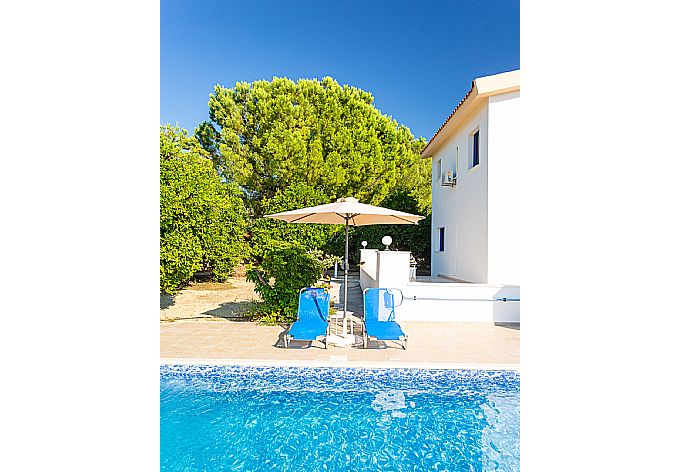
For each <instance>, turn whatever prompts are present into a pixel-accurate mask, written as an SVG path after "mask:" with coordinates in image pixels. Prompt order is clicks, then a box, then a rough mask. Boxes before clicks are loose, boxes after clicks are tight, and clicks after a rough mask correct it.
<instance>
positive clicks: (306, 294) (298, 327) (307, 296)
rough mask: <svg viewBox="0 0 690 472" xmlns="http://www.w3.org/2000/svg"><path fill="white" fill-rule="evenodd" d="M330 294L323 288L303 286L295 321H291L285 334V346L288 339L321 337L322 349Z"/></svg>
mask: <svg viewBox="0 0 690 472" xmlns="http://www.w3.org/2000/svg"><path fill="white" fill-rule="evenodd" d="M330 298H331V296H330V295H329V294H328V293H326V290H325V289H323V288H303V289H302V290H300V291H299V307H298V309H297V321H295V322H294V323H292V326H290V330H289V331H288V332H287V333H286V334H285V338H284V339H285V342H284V344H285V347H286V348H287V347H288V346H289V345H290V341H292V340H297V341H316V339H317V338H319V337H323V338H324V339H323V345H324V349H328V345H327V344H326V339H325V338H326V334H327V330H328V305H329V302H330Z"/></svg>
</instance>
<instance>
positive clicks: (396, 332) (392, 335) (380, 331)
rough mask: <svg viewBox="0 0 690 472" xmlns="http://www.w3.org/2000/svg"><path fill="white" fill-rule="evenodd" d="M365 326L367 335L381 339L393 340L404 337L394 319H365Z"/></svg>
mask: <svg viewBox="0 0 690 472" xmlns="http://www.w3.org/2000/svg"><path fill="white" fill-rule="evenodd" d="M365 326H366V330H367V334H368V335H369V336H372V337H374V338H376V339H380V340H382V341H395V340H399V339H400V338H404V337H405V333H403V330H402V329H401V328H400V325H399V324H398V323H396V322H395V321H386V322H376V321H367V322H366V323H365Z"/></svg>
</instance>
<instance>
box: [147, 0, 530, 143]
mask: <svg viewBox="0 0 690 472" xmlns="http://www.w3.org/2000/svg"><path fill="white" fill-rule="evenodd" d="M519 9H520V5H519V2H518V1H516V0H494V1H489V0H486V1H474V0H472V1H416V2H413V1H404V0H401V1H379V0H368V1H350V2H342V1H311V0H304V1H288V0H285V1H258V0H252V1H245V2H236V1H189V0H184V1H177V0H161V97H160V98H161V123H173V124H175V123H179V124H180V126H182V127H183V128H186V129H187V130H189V131H190V133H191V132H192V131H193V129H194V127H195V126H196V125H197V124H199V123H200V122H202V121H204V120H206V119H208V96H209V94H210V93H211V92H212V90H213V86H214V85H215V84H221V85H224V86H226V87H232V86H233V85H234V84H235V82H239V81H247V82H251V81H253V80H259V79H266V80H271V78H272V77H274V76H277V77H288V78H290V79H293V80H297V79H300V78H321V77H324V76H331V77H333V78H335V79H336V80H337V81H338V82H339V83H340V84H341V85H342V84H348V85H353V86H356V87H359V88H361V89H364V90H367V91H369V92H371V93H372V94H373V95H374V105H375V106H376V107H377V108H378V109H379V110H381V112H383V113H385V114H387V115H392V116H393V118H395V119H396V120H397V121H398V122H399V123H402V124H404V125H406V126H408V127H409V128H410V129H411V130H412V133H413V134H414V135H415V136H417V137H419V136H423V137H425V138H426V139H427V140H428V139H429V138H431V136H432V135H433V133H434V132H435V131H436V129H437V128H438V127H439V126H440V125H441V123H443V120H444V119H445V118H446V117H447V116H448V115H449V114H450V112H451V111H452V110H453V108H454V107H455V106H456V105H457V104H458V102H459V101H460V100H461V99H462V97H463V96H464V95H465V93H466V92H467V91H468V90H469V88H470V86H471V82H472V79H474V78H475V77H481V76H483V75H490V74H495V73H499V72H505V71H508V70H513V69H518V68H519V67H520V19H519V18H520V11H519Z"/></svg>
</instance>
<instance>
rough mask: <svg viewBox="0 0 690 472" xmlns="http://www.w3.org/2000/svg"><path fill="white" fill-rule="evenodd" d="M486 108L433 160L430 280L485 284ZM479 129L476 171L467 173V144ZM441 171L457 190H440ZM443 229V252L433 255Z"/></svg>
mask: <svg viewBox="0 0 690 472" xmlns="http://www.w3.org/2000/svg"><path fill="white" fill-rule="evenodd" d="M488 118H489V113H488V107H487V105H486V104H484V105H482V106H481V108H479V109H478V110H477V111H476V112H475V113H474V114H473V115H472V116H471V117H470V118H469V119H468V120H467V121H466V122H465V124H464V125H462V127H460V128H459V130H458V131H456V132H455V133H454V135H453V136H452V137H451V138H449V139H448V141H447V142H445V143H444V144H443V146H442V147H441V148H440V149H439V150H438V151H437V152H436V153H435V154H434V156H433V158H432V159H433V162H432V166H433V176H432V179H433V183H432V253H431V273H432V275H447V276H451V277H454V278H458V279H461V280H465V281H468V282H475V283H486V282H487V273H488V265H487V264H488V256H487V240H488V227H487V225H488V218H487V215H488V198H487V179H488V168H489V167H488V165H487V164H488V161H487V155H488V153H487V151H488V140H487V136H488V135H487V131H488ZM477 128H479V165H478V166H475V167H473V168H472V169H469V166H470V163H471V155H470V150H471V143H472V135H473V134H474V131H475V130H476V129H477ZM439 158H440V159H441V170H442V172H445V171H446V170H451V171H452V170H455V172H456V175H457V185H456V186H454V187H443V186H441V180H440V179H439V178H438V177H439V176H438V173H437V165H436V162H437V161H438V160H439ZM441 226H443V227H445V228H446V229H445V233H446V234H445V242H446V244H445V246H446V247H445V251H444V252H439V251H438V228H439V227H441Z"/></svg>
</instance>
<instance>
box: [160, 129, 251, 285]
mask: <svg viewBox="0 0 690 472" xmlns="http://www.w3.org/2000/svg"><path fill="white" fill-rule="evenodd" d="M160 140H161V147H160V289H161V290H162V291H163V292H166V293H174V292H175V291H176V290H178V289H179V287H180V286H181V285H182V284H184V283H186V282H187V281H189V279H190V278H191V277H192V275H194V273H195V272H197V271H200V270H208V271H210V272H211V274H212V276H213V278H214V280H217V281H224V280H226V279H227V278H228V276H229V275H230V272H231V271H232V270H233V269H234V268H235V266H236V265H237V264H238V263H239V262H240V259H241V257H242V255H243V254H244V253H245V251H246V249H245V242H244V233H245V231H246V226H247V223H246V211H245V209H244V205H243V203H242V199H241V198H240V191H239V189H238V188H237V187H236V186H233V185H231V184H228V183H224V182H222V181H221V179H220V177H219V176H218V174H217V172H216V171H215V169H214V167H213V163H212V161H211V160H210V159H209V158H208V156H207V153H206V152H205V151H204V150H203V149H202V148H201V147H200V145H199V144H198V142H197V141H196V140H194V139H191V138H189V137H188V136H187V134H186V132H185V131H184V130H181V129H179V128H172V127H170V126H164V127H161V131H160Z"/></svg>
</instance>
